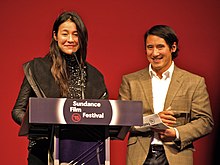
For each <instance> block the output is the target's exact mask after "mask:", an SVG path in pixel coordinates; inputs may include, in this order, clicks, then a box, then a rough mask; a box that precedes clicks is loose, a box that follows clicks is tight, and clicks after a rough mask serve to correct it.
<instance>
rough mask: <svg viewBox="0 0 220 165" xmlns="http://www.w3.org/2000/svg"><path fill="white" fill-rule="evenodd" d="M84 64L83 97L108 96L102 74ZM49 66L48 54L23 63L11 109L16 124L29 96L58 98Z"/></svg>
mask: <svg viewBox="0 0 220 165" xmlns="http://www.w3.org/2000/svg"><path fill="white" fill-rule="evenodd" d="M85 65H87V85H86V89H85V99H106V98H108V92H107V88H106V86H105V82H104V77H103V75H102V74H101V73H100V72H99V71H98V70H97V69H96V68H95V67H93V66H92V65H91V64H89V63H87V62H86V63H85ZM51 67H52V59H51V57H50V55H46V56H45V57H44V58H35V59H34V60H32V61H29V62H27V63H25V64H24V65H23V68H24V72H25V77H24V80H23V83H22V85H21V88H20V92H19V95H18V98H17V100H16V103H15V105H14V108H13V110H12V118H13V119H14V121H15V122H16V123H17V124H19V125H21V122H22V119H23V117H24V115H25V112H26V109H27V108H28V101H29V98H30V97H47V98H58V97H60V96H61V95H60V90H59V87H58V85H57V84H56V83H55V80H54V77H53V76H52V73H51Z"/></svg>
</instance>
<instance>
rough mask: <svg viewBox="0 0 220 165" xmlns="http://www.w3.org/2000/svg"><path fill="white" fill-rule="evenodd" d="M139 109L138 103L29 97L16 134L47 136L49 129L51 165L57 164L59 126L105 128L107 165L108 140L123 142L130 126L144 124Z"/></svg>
mask: <svg viewBox="0 0 220 165" xmlns="http://www.w3.org/2000/svg"><path fill="white" fill-rule="evenodd" d="M142 109H143V106H142V102H141V101H122V100H100V99H83V100H80V99H67V98H30V99H29V110H28V111H27V113H26V115H25V117H24V120H23V123H22V125H21V128H20V131H19V135H20V136H25V135H28V136H30V137H38V136H39V137H42V136H46V135H45V132H47V131H48V129H47V128H48V127H49V126H50V127H51V126H52V128H53V129H52V131H53V139H52V141H53V149H54V152H53V160H54V161H53V163H52V164H54V165H59V126H61V125H62V126H64V127H65V125H68V126H69V125H71V124H75V125H102V126H106V127H108V129H107V130H108V131H109V132H108V135H109V137H107V138H106V140H105V165H110V140H111V139H121V140H123V139H124V138H125V136H126V134H127V133H128V131H129V128H130V127H131V126H134V125H135V126H141V125H143V116H142ZM73 164H74V163H73Z"/></svg>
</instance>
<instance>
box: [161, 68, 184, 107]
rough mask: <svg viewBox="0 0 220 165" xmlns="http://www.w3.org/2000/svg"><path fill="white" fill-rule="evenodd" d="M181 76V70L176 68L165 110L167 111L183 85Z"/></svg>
mask: <svg viewBox="0 0 220 165" xmlns="http://www.w3.org/2000/svg"><path fill="white" fill-rule="evenodd" d="M181 76H182V72H180V69H179V68H178V67H176V66H175V67H174V71H173V75H172V78H171V82H170V86H169V89H168V92H167V96H166V100H165V105H164V109H167V108H168V107H169V106H170V105H171V102H172V100H173V99H174V97H175V95H176V93H177V91H178V90H179V89H180V87H181V84H182V81H181V78H180V77H181Z"/></svg>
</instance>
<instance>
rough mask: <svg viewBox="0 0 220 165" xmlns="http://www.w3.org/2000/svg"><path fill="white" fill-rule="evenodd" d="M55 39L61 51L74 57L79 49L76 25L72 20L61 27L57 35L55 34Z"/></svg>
mask: <svg viewBox="0 0 220 165" xmlns="http://www.w3.org/2000/svg"><path fill="white" fill-rule="evenodd" d="M54 39H55V40H56V41H57V43H58V46H59V48H60V50H61V51H62V52H64V53H65V54H69V55H72V53H73V52H76V51H77V50H78V49H79V38H78V32H77V28H76V24H75V23H74V22H72V21H70V20H67V21H66V22H64V23H62V24H61V25H60V26H59V28H58V32H57V35H56V34H55V32H54Z"/></svg>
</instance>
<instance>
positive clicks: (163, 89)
mask: <svg viewBox="0 0 220 165" xmlns="http://www.w3.org/2000/svg"><path fill="white" fill-rule="evenodd" d="M173 70H174V62H172V64H171V66H170V67H169V69H168V70H166V71H165V72H164V73H163V74H162V78H161V79H160V78H159V77H158V76H157V74H156V72H154V71H153V70H152V66H151V64H150V65H149V73H150V76H151V79H152V80H151V81H152V94H153V107H154V113H155V114H158V113H159V112H161V111H163V110H164V103H165V99H166V95H167V91H168V88H169V85H170V81H171V77H172V74H173ZM151 144H159V145H161V144H162V141H161V140H160V139H159V137H158V133H156V132H155V133H154V138H153V139H152V142H151Z"/></svg>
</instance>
